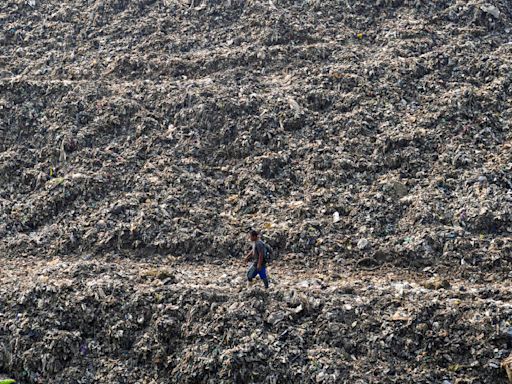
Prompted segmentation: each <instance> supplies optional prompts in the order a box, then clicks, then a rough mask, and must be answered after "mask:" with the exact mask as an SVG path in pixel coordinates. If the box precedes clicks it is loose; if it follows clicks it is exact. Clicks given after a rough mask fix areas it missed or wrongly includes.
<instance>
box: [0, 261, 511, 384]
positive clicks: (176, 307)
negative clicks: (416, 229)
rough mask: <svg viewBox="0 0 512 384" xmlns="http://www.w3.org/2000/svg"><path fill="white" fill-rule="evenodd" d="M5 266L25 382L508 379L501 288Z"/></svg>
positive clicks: (121, 267)
mask: <svg viewBox="0 0 512 384" xmlns="http://www.w3.org/2000/svg"><path fill="white" fill-rule="evenodd" d="M6 264H7V265H6V268H5V269H4V274H3V275H2V277H1V279H2V280H1V281H2V284H1V285H0V306H1V308H2V311H1V314H0V318H1V322H0V347H1V348H0V372H1V371H2V370H10V372H17V373H18V375H17V378H18V379H19V380H20V382H22V383H46V382H48V380H49V379H51V382H53V383H96V382H99V381H100V382H109V383H138V382H145V383H213V382H215V383H249V382H250V383H292V382H294V383H296V382H300V383H308V382H311V383H341V382H343V383H349V382H350V383H370V382H375V383H445V384H446V383H474V382H479V383H488V384H491V383H492V384H497V383H505V382H506V375H505V373H504V372H503V371H502V370H501V368H500V361H501V360H502V359H503V358H504V357H506V356H507V354H508V352H509V348H510V345H511V342H512V329H511V328H510V317H511V316H512V306H511V305H510V302H509V301H510V300H509V298H510V295H511V294H512V292H511V290H510V287H507V288H506V289H503V288H502V287H500V286H499V285H498V284H496V283H495V282H492V281H490V282H483V281H482V282H480V283H469V282H467V281H458V280H452V281H441V280H439V279H437V278H432V279H426V280H419V279H417V278H415V277H414V276H408V275H407V274H400V275H398V274H393V273H389V274H388V275H386V276H385V277H383V276H382V275H381V274H379V273H375V274H373V275H372V274H365V275H360V274H346V273H341V274H336V273H330V274H326V273H322V274H315V273H312V272H311V271H310V270H308V269H304V270H296V271H295V272H294V273H289V272H284V271H283V270H284V268H281V271H280V272H278V270H279V269H278V268H276V269H275V270H276V273H274V274H273V275H272V283H273V284H274V285H273V287H271V288H272V289H270V290H269V291H265V290H263V288H262V284H261V282H258V283H255V284H254V285H253V286H252V287H250V288H246V287H245V285H244V281H243V279H242V277H241V276H243V272H242V273H240V271H239V269H240V268H237V267H236V265H231V264H230V265H226V266H222V267H220V266H213V267H212V265H202V266H196V268H191V267H190V265H188V264H184V265H182V264H179V263H178V262H176V261H171V262H168V263H167V265H165V266H162V265H161V264H160V265H155V264H151V263H141V262H132V261H127V262H125V263H121V262H114V261H110V262H109V261H105V260H102V261H97V260H94V261H84V260H82V261H79V262H68V261H65V260H59V259H55V260H52V261H51V262H49V263H48V262H46V261H41V260H40V259H39V260H30V261H27V262H25V263H23V262H21V263H20V262H17V263H14V262H7V263H6ZM6 273H9V274H10V275H12V276H13V277H16V278H15V279H11V280H8V279H7V278H6V277H5V274H6ZM211 274H214V275H215V276H217V279H215V280H211V279H210V278H209V276H210V275H211ZM258 284H259V285H258ZM490 298H492V300H489V299H490Z"/></svg>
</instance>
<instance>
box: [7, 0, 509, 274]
mask: <svg viewBox="0 0 512 384" xmlns="http://www.w3.org/2000/svg"><path fill="white" fill-rule="evenodd" d="M511 12H512V6H511V4H510V2H508V1H491V2H488V3H482V2H479V1H469V2H468V1H462V0H460V1H459V0H457V1H455V0H451V1H447V0H445V1H436V2H430V1H426V2H425V1H407V0H393V1H377V2H374V1H357V2H355V1H351V0H348V1H322V2H320V1H270V2H268V1H242V0H232V1H226V2H224V1H222V2H220V1H213V0H208V1H206V0H205V1H201V2H199V1H196V0H194V1H188V2H187V1H172V0H159V1H152V0H138V1H120V0H115V1H114V0H108V1H94V2H82V1H77V0H74V1H67V2H65V3H63V2H57V1H53V0H52V1H40V0H28V1H25V0H23V1H21V0H16V1H8V2H3V3H2V5H0V23H1V25H2V32H1V35H0V41H1V42H2V47H3V55H2V59H1V60H2V61H1V62H2V66H1V68H2V69H1V73H0V87H1V93H0V94H1V98H0V124H1V125H0V139H1V141H0V157H1V158H0V185H1V188H0V238H1V243H0V252H2V254H6V255H8V256H16V257H20V256H30V255H32V256H34V255H38V256H45V257H46V256H63V255H68V256H69V255H73V254H76V255H81V254H83V253H89V254H91V255H103V254H105V253H109V252H121V253H122V254H123V255H125V256H127V257H130V256H134V257H144V256H146V255H154V254H161V255H167V254H172V255H175V256H182V257H184V258H187V259H196V260H203V259H205V258H208V257H210V256H214V257H216V258H217V257H230V256H238V255H239V254H240V249H241V246H242V241H243V239H242V237H241V235H240V234H241V233H242V232H244V231H245V230H246V229H247V228H250V227H256V228H260V229H263V230H264V234H265V236H266V238H267V239H268V240H269V241H270V242H272V243H273V244H272V245H273V246H274V247H275V248H277V249H278V250H279V251H280V252H282V253H293V254H298V255H301V254H308V255H312V256H313V257H315V258H323V257H327V258H338V259H339V260H349V261H351V262H352V261H355V262H357V261H358V260H360V259H364V258H365V257H370V258H371V259H372V260H373V261H374V263H377V265H382V264H385V263H391V264H397V265H406V266H410V267H412V268H424V267H425V266H428V265H432V264H436V263H439V262H441V263H446V264H447V265H449V266H455V265H460V264H461V263H462V264H465V265H469V266H471V265H475V266H478V268H484V269H488V270H492V269H493V268H496V267H499V268H506V269H509V268H510V257H509V256H510V254H511V247H512V244H511V242H510V233H511V232H512V221H511V220H512V219H511V218H512V212H511V210H512V208H511V207H512V204H511V201H512V197H511V188H512V178H511V176H510V175H511V174H512V172H511V171H512V161H511V149H512V148H511V145H512V141H511V130H510V121H511V116H512V109H511V104H510V100H511V88H510V84H511V76H512V75H511V73H512V71H511V57H512V55H511V53H512V44H511V42H512V40H511V39H512V38H511V36H510V27H511V23H510V21H511V17H512V13H511ZM507 255H509V256H507Z"/></svg>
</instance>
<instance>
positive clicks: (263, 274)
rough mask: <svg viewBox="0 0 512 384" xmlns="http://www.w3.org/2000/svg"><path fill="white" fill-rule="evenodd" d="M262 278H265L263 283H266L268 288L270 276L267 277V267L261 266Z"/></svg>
mask: <svg viewBox="0 0 512 384" xmlns="http://www.w3.org/2000/svg"><path fill="white" fill-rule="evenodd" d="M258 273H259V275H260V278H261V280H263V284H265V288H268V277H267V268H266V267H263V268H261V271H259V272H258Z"/></svg>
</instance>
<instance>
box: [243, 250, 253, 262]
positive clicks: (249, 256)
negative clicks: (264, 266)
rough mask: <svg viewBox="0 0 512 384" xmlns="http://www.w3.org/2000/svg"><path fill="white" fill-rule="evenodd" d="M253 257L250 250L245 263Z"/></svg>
mask: <svg viewBox="0 0 512 384" xmlns="http://www.w3.org/2000/svg"><path fill="white" fill-rule="evenodd" d="M251 256H252V250H250V251H249V253H248V254H247V255H245V257H244V261H249V260H250V259H251Z"/></svg>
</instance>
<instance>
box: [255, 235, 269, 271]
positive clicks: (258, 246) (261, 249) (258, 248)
mask: <svg viewBox="0 0 512 384" xmlns="http://www.w3.org/2000/svg"><path fill="white" fill-rule="evenodd" d="M265 251H266V249H265V243H264V242H263V241H261V240H257V241H255V242H254V243H253V245H252V256H253V258H254V265H255V266H258V259H259V255H260V253H261V254H262V255H263V263H262V265H261V267H262V268H263V267H265V266H266V264H267V260H265Z"/></svg>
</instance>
